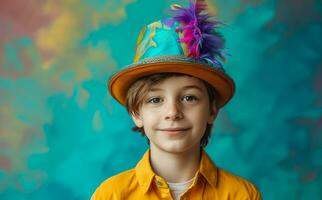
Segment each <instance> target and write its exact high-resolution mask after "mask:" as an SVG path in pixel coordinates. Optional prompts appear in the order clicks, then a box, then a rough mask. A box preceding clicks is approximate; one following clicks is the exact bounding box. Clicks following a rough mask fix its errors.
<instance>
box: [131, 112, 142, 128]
mask: <svg viewBox="0 0 322 200" xmlns="http://www.w3.org/2000/svg"><path fill="white" fill-rule="evenodd" d="M131 117H132V119H133V122H134V123H135V125H136V126H137V127H139V128H142V127H143V121H142V119H141V116H140V115H137V114H131Z"/></svg>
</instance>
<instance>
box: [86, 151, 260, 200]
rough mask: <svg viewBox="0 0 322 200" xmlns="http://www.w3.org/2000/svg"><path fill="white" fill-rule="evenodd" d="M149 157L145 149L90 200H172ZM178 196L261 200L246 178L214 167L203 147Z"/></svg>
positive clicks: (186, 197) (101, 186)
mask: <svg viewBox="0 0 322 200" xmlns="http://www.w3.org/2000/svg"><path fill="white" fill-rule="evenodd" d="M149 156H150V151H149V150H148V151H147V152H146V153H145V154H144V156H143V158H142V159H141V160H140V161H139V163H138V164H137V165H136V167H135V168H133V169H131V170H128V171H125V172H122V173H120V174H117V175H115V176H113V177H111V178H109V179H107V180H105V181H104V182H103V183H102V184H101V185H100V186H99V187H98V188H97V189H96V191H95V193H94V194H93V196H92V198H91V200H116V199H138V200H145V199H149V200H159V199H168V200H171V199H172V197H171V193H170V189H169V187H168V184H167V183H166V181H165V180H164V179H163V178H162V177H160V176H158V175H156V174H155V173H154V172H153V170H152V167H151V165H150V159H149ZM180 199H181V200H185V199H187V200H188V199H190V200H195V199H217V200H219V199H227V200H228V199H229V200H238V199H243V200H247V199H249V200H260V199H261V195H260V193H259V192H258V190H257V189H256V187H255V186H254V185H253V184H251V183H250V182H248V181H247V180H245V179H243V178H241V177H238V176H235V175H233V174H231V173H229V172H227V171H225V170H223V169H220V168H218V167H216V166H215V164H214V163H213V162H212V161H211V159H210V158H209V156H208V155H207V153H206V152H205V151H204V150H203V151H202V156H201V162H200V166H199V170H198V171H197V172H196V175H195V178H194V180H193V183H192V184H191V185H190V187H189V188H188V189H187V190H186V191H185V192H184V193H183V194H182V195H181V198H180Z"/></svg>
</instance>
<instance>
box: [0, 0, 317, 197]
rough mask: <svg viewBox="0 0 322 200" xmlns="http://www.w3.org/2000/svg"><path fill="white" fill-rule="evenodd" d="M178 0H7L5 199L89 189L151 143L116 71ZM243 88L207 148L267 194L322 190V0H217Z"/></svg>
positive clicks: (1, 142) (1, 115) (2, 65)
mask: <svg viewBox="0 0 322 200" xmlns="http://www.w3.org/2000/svg"><path fill="white" fill-rule="evenodd" d="M172 3H179V4H182V5H187V1H180V0H177V1H173V0H165V1H164V0H154V1H151V0H137V1H134V0H122V1H121V0H120V1H107V0H105V1H104V0H92V1H89V0H81V1H80V0H79V1H76V0H57V1H53V0H51V1H49V0H44V1H40V0H38V1H37V0H25V1H18V0H1V2H0V199H1V200H7V199H8V200H9V199H10V200H25V199H28V200H29V199H35V200H38V199H39V200H40V199H46V200H51V199H52V200H54V199H69V200H79V199H89V198H90V196H91V194H92V193H93V192H94V190H95V188H96V187H97V186H98V185H99V184H100V183H101V182H102V181H103V180H105V179H106V178H108V177H110V176H111V175H114V174H116V173H119V172H121V171H123V170H126V169H129V168H132V167H133V166H135V164H136V162H137V161H138V160H139V159H140V158H141V156H142V154H143V153H144V152H145V150H146V149H147V147H148V146H147V143H146V140H145V139H144V138H142V137H141V136H140V135H139V134H137V133H133V132H131V130H130V128H131V127H132V126H133V123H132V121H131V119H130V118H129V117H128V115H127V113H126V111H125V109H124V108H123V107H121V106H120V105H119V104H118V103H117V102H116V101H115V100H113V99H112V98H111V97H110V95H109V94H108V93H107V88H106V81H107V80H108V78H109V77H110V76H111V75H112V74H113V73H115V72H116V71H117V70H119V69H120V68H121V67H122V66H124V65H126V64H130V63H131V61H132V59H133V56H134V47H135V42H136V39H137V36H138V34H139V31H140V29H141V27H143V26H144V25H146V24H148V23H150V22H153V21H156V20H159V19H160V18H164V17H167V16H169V14H170V13H169V12H168V8H169V6H170V4H172ZM208 3H209V10H210V12H211V13H214V14H217V15H218V18H219V19H221V20H222V21H223V22H225V23H226V24H227V26H225V27H223V28H222V29H221V30H220V31H221V33H223V34H224V35H225V37H226V40H227V43H226V46H227V48H228V49H229V52H230V53H231V54H232V56H230V57H228V62H227V63H226V65H225V68H226V70H227V72H228V73H229V74H230V75H231V76H232V77H233V78H234V80H235V81H236V85H237V91H236V95H235V96H234V98H233V100H232V101H231V102H229V104H228V105H227V106H226V107H225V108H223V109H222V110H221V111H220V114H219V117H218V118H217V120H216V122H215V127H214V134H213V137H212V138H211V141H210V144H209V145H208V147H207V149H206V150H207V152H208V153H209V154H210V156H211V157H212V158H213V160H214V161H215V162H216V163H217V165H218V166H220V167H223V168H225V169H226V170H228V171H230V172H233V173H236V174H238V175H240V176H242V177H245V178H247V179H248V180H250V181H252V182H253V183H254V184H255V185H257V186H258V188H259V189H260V190H261V192H262V195H263V197H264V199H274V200H277V199H281V200H282V199H309V200H313V199H322V189H321V188H322V79H321V77H322V62H321V61H322V59H321V55H322V40H321V35H322V26H321V24H322V18H321V11H322V5H321V1H318V0H316V1H314V0H297V1H291V0H280V1H277V0H267V1H263V0H230V1H226V0H216V1H208Z"/></svg>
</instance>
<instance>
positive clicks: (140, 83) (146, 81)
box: [126, 73, 218, 147]
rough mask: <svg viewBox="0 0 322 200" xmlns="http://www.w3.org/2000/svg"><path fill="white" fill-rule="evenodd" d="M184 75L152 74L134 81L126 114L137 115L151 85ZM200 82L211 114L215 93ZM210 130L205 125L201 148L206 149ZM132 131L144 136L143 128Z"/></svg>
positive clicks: (134, 128) (129, 92)
mask: <svg viewBox="0 0 322 200" xmlns="http://www.w3.org/2000/svg"><path fill="white" fill-rule="evenodd" d="M184 75H185V74H180V73H159V74H154V75H150V76H145V77H143V78H140V79H138V80H137V81H135V82H134V83H133V84H132V85H131V87H130V88H129V89H128V91H127V95H126V109H127V111H128V113H129V114H131V115H132V114H133V115H139V109H140V107H141V105H142V103H143V99H144V97H145V95H146V94H147V92H148V90H149V89H150V87H151V86H152V85H155V84H157V83H159V82H161V81H162V80H164V79H166V78H169V77H173V76H184ZM201 81H202V82H203V83H204V84H205V86H206V88H207V93H208V97H209V102H210V105H209V109H210V110H211V112H212V106H213V104H215V106H216V99H217V98H218V95H217V92H216V90H215V88H214V87H212V86H211V85H210V84H209V83H207V82H206V81H203V80H201ZM216 107H217V106H216ZM211 128H212V124H207V128H206V131H205V133H204V135H203V137H202V138H201V141H200V145H201V146H202V147H206V146H207V144H208V140H209V138H210V136H211ZM132 130H133V131H135V132H140V133H141V134H142V135H143V136H145V133H144V129H143V128H139V127H137V126H135V127H133V128H132ZM148 143H149V140H148Z"/></svg>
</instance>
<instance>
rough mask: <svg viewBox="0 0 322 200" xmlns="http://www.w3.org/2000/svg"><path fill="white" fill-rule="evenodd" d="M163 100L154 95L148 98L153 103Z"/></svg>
mask: <svg viewBox="0 0 322 200" xmlns="http://www.w3.org/2000/svg"><path fill="white" fill-rule="evenodd" d="M161 102H162V99H161V98H159V97H152V98H150V99H149V100H148V103H152V104H158V103H161Z"/></svg>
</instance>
